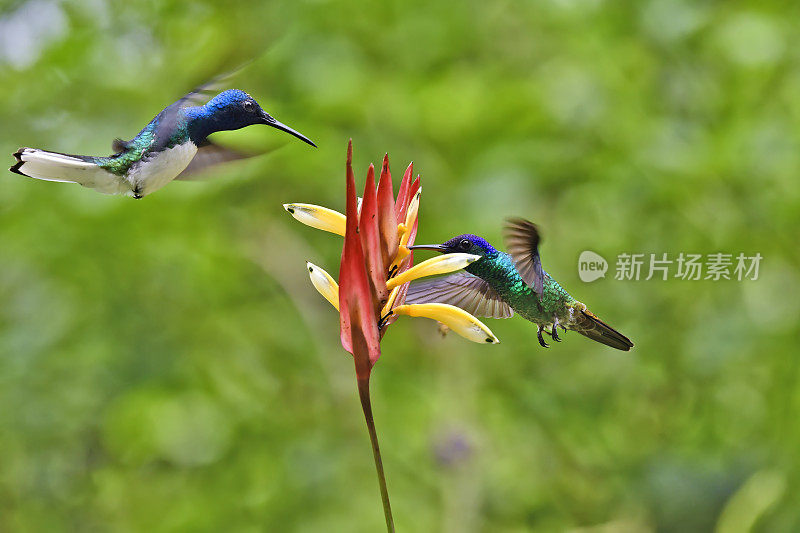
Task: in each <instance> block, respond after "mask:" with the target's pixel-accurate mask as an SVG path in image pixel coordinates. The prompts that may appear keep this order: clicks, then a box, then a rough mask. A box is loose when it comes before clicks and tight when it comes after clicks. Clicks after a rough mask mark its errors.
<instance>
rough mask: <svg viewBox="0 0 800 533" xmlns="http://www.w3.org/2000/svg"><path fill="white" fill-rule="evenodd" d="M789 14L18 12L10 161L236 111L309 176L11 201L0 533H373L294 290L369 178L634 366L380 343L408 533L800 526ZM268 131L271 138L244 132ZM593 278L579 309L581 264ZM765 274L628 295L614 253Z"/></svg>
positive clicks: (172, 7)
mask: <svg viewBox="0 0 800 533" xmlns="http://www.w3.org/2000/svg"><path fill="white" fill-rule="evenodd" d="M798 11H799V9H798V7H797V6H796V5H792V4H786V3H784V2H759V3H756V2H749V3H748V2H692V1H689V0H685V1H684V0H647V1H644V2H636V3H619V2H610V1H602V0H543V1H541V2H512V1H500V2H483V1H465V2H459V3H454V2H446V1H431V0H426V1H403V2H348V3H336V2H325V1H285V2H262V3H242V4H238V5H236V4H231V3H229V2H223V1H220V2H199V1H198V2H187V3H181V2H173V1H155V0H152V1H143V2H140V1H131V2H110V1H107V0H91V1H85V2H70V1H59V0H31V1H26V2H11V3H8V2H5V3H4V4H2V8H0V102H1V103H0V153H3V154H6V155H5V163H6V166H10V165H11V163H12V162H13V158H12V157H11V153H12V152H14V151H15V150H16V149H17V148H18V147H19V146H34V147H41V148H46V149H50V150H55V151H60V152H67V153H86V154H97V155H104V154H108V153H110V141H111V139H113V138H114V137H117V136H119V137H123V138H126V139H127V138H131V137H132V136H133V135H135V134H136V132H138V131H139V129H140V128H141V127H142V126H144V124H146V123H147V122H148V121H149V120H150V119H151V118H152V117H153V116H154V115H155V114H156V113H157V112H158V111H159V110H160V109H161V108H163V107H164V106H166V105H167V104H169V103H171V102H172V101H174V100H175V99H177V98H178V97H179V96H181V95H182V94H183V93H185V92H186V91H187V90H189V89H190V88H192V87H194V86H196V85H197V84H199V83H201V82H203V81H205V80H207V79H208V78H210V77H212V76H213V75H215V74H217V73H219V72H224V71H226V70H228V69H230V68H232V67H235V66H236V65H238V64H240V63H242V62H243V61H246V60H248V59H253V58H254V61H253V62H252V63H251V64H250V65H249V66H248V67H247V68H246V69H245V70H244V71H242V72H241V73H240V74H239V75H238V77H237V78H236V80H235V82H234V84H233V85H235V86H236V87H238V88H241V89H244V90H247V91H248V92H250V93H251V94H252V95H253V96H254V97H255V98H256V99H257V100H259V102H260V103H261V104H262V105H263V106H264V108H265V109H267V110H268V111H269V112H270V113H271V114H273V115H274V116H275V117H277V118H278V119H279V120H281V121H283V122H285V123H287V124H289V125H290V126H292V127H294V128H296V129H298V130H299V131H301V132H303V133H304V134H306V135H308V136H309V137H311V138H312V139H313V140H314V141H316V142H317V144H318V145H319V149H318V150H313V149H311V148H309V147H308V146H306V145H304V144H302V143H300V142H299V141H296V140H294V139H291V138H290V137H288V136H286V135H284V134H281V133H279V132H277V131H275V130H272V129H269V128H258V127H253V128H250V129H248V130H245V131H244V132H242V133H241V134H240V135H238V136H234V137H235V139H230V138H229V140H232V141H233V140H235V141H236V142H242V143H248V144H249V145H250V146H258V147H262V146H264V147H268V148H270V149H272V148H275V150H273V151H272V152H271V153H269V154H268V155H265V156H263V157H258V158H255V159H251V160H248V161H245V162H240V163H235V164H230V165H227V166H224V167H218V168H216V169H215V170H214V171H212V174H213V175H214V176H215V179H213V180H207V181H203V182H191V183H183V182H178V183H173V184H170V185H168V186H167V187H166V188H164V189H163V190H160V191H158V192H157V193H155V194H154V195H152V196H149V197H147V198H145V199H143V200H139V201H134V200H132V199H130V198H124V197H113V196H104V195H101V194H98V193H96V192H94V191H91V190H88V189H83V188H81V187H79V186H77V185H68V184H58V183H48V182H42V181H36V180H30V179H26V178H23V177H21V176H17V175H14V174H11V173H7V172H6V173H5V174H3V176H2V179H0V530H2V531H298V532H311V531H343V532H349V531H356V532H361V531H364V532H371V531H380V530H382V529H383V528H384V526H383V516H382V511H381V506H380V500H379V495H378V488H377V482H376V479H375V472H374V466H373V463H372V458H371V454H370V448H369V442H368V439H367V434H366V431H365V427H364V422H363V418H362V415H361V411H360V407H359V404H358V398H357V394H356V388H355V379H354V372H353V364H352V361H351V359H350V358H349V356H348V355H347V354H346V353H345V352H344V351H343V350H342V349H341V347H340V346H339V343H338V331H337V317H336V314H335V313H334V312H333V310H332V309H331V308H330V306H329V305H328V304H327V303H326V302H325V301H324V300H322V298H321V297H319V295H317V294H316V292H315V291H314V290H313V288H312V287H311V285H310V284H309V282H308V278H307V275H306V272H305V269H304V261H305V260H312V261H314V262H315V263H316V264H319V265H320V266H323V267H324V268H327V269H328V270H330V271H331V272H332V273H335V272H336V271H337V268H338V260H339V253H340V246H341V241H340V239H338V238H337V237H335V236H331V235H329V234H324V233H322V232H318V231H315V230H312V229H310V228H308V227H305V226H302V225H300V224H298V223H297V222H295V221H293V220H292V219H291V218H290V217H289V216H288V215H287V214H286V213H285V212H284V211H283V210H282V209H281V204H282V203H284V202H310V203H318V204H322V205H326V206H329V207H333V208H336V209H340V210H343V207H344V206H343V203H344V176H343V169H344V157H345V147H346V142H347V139H348V138H350V137H352V138H353V141H354V144H355V165H356V168H357V175H358V179H359V183H360V184H363V179H364V176H365V172H366V168H367V166H368V164H369V163H370V162H375V163H376V164H378V163H379V162H380V160H381V158H382V156H383V154H384V152H386V151H388V152H389V154H390V160H391V166H392V170H393V172H394V175H395V179H396V181H395V183H398V178H399V177H400V176H401V175H402V171H403V169H404V168H405V166H406V165H407V164H408V162H409V161H411V160H413V161H414V164H415V169H416V170H417V171H419V172H420V173H421V174H422V180H423V188H424V192H423V196H422V207H421V219H420V220H421V226H420V234H419V238H418V241H419V242H430V241H436V242H439V241H442V240H444V239H446V238H448V237H451V236H453V235H455V234H458V233H463V232H474V233H480V234H482V235H484V236H485V237H486V238H487V239H489V240H490V241H491V242H494V243H495V244H497V245H500V244H501V243H502V240H501V226H502V222H503V219H504V218H505V217H506V216H509V215H521V216H525V217H527V218H530V219H532V220H534V221H536V222H537V223H538V224H539V225H540V227H541V228H542V231H543V233H544V238H545V241H544V244H543V247H542V255H543V259H544V265H545V268H546V269H547V270H548V271H549V272H550V273H551V274H552V275H553V276H554V277H555V278H556V279H558V280H560V281H561V282H562V284H563V285H564V286H565V287H566V288H567V289H568V290H569V291H570V292H571V293H572V294H573V295H574V296H575V297H577V298H578V299H579V300H582V301H584V302H586V303H588V304H589V306H590V308H591V309H593V310H594V311H595V312H596V313H597V314H598V315H599V316H601V317H602V318H604V319H605V320H607V321H608V322H609V323H611V324H612V325H614V326H615V327H618V328H619V329H620V330H621V331H622V332H624V333H625V334H627V335H628V336H630V337H631V339H633V341H634V342H635V343H636V348H635V349H634V350H633V351H632V352H630V353H622V352H618V351H615V350H612V349H609V348H606V347H604V346H601V345H599V344H595V343H592V342H590V341H588V340H587V339H584V338H583V337H581V336H579V335H577V334H574V333H568V334H566V335H564V337H565V340H564V342H562V343H561V344H557V345H554V346H552V347H551V348H550V349H549V350H544V349H541V348H540V347H539V346H538V343H537V342H536V335H535V327H534V326H533V325H531V324H530V323H527V322H525V321H524V320H522V319H519V318H515V319H511V320H506V321H490V322H489V325H490V327H491V328H492V329H493V331H494V332H495V333H496V334H497V336H498V337H499V338H500V339H501V341H502V343H501V344H500V345H498V346H480V345H476V344H471V343H469V342H466V341H464V340H463V339H461V338H459V337H457V336H454V335H449V336H447V337H446V338H442V337H440V336H439V334H438V333H437V331H436V326H435V323H433V322H431V321H428V320H421V319H420V320H410V319H402V320H400V321H398V322H397V324H395V325H394V326H393V327H392V328H391V330H390V331H389V333H388V334H387V336H386V337H385V339H384V342H383V356H382V358H381V360H380V361H379V362H378V364H377V366H376V368H375V370H374V372H373V379H372V390H373V404H374V408H375V420H376V423H377V427H378V432H379V436H380V439H381V445H382V448H383V457H384V463H385V467H386V472H387V476H388V482H389V490H390V495H391V497H392V503H393V507H394V512H395V521H396V523H397V526H398V530H399V531H446V532H472V531H476V532H477V531H480V532H483V531H513V532H520V531H575V532H577V531H581V532H614V531H620V532H639V531H642V532H645V531H667V532H672V531H674V532H679V531H680V532H683V531H690V532H691V531H715V530H716V531H720V532H724V533H728V532H738V531H749V530H751V529H752V530H754V531H770V532H771V531H779V532H782V531H797V530H800V505H798V501H797V493H798V489H800V424H798V419H799V418H800V359H799V358H798V355H800V354H799V353H798V352H799V350H798V344H800V343H798V336H800V325H799V322H800V298H798V294H799V293H800V274H799V273H798V265H799V264H800V253H799V252H798V249H797V245H796V240H797V237H798V229H799V228H800V180H798V176H797V169H798V167H799V166H800V150H798V145H799V144H800V126H799V125H798V117H800V69H798V66H799V65H800V52H798V48H797V46H796V45H795V44H793V38H795V37H796V36H797V34H798V31H800V23H798V20H800V19H798V15H799V14H800V13H798ZM267 130H268V131H267ZM587 249H588V250H593V251H595V252H597V253H599V254H601V255H603V256H604V257H606V258H607V259H608V260H609V262H610V263H611V265H610V270H609V274H608V275H607V277H606V278H605V279H602V280H599V281H596V282H594V283H583V282H581V281H580V280H579V278H578V272H577V258H578V255H579V254H580V252H581V251H583V250H587ZM623 252H627V253H632V252H633V253H648V254H649V253H657V254H661V253H664V252H666V253H669V254H671V255H673V256H674V255H677V254H678V253H680V252H686V253H689V252H694V253H703V254H706V253H712V252H726V253H733V254H737V253H739V252H745V253H747V254H754V253H756V252H759V253H761V254H762V256H763V257H764V259H763V261H762V264H761V272H760V276H759V279H758V280H757V281H742V282H738V281H718V282H712V281H694V282H693V281H683V280H674V279H673V280H669V281H661V280H651V281H638V282H635V281H617V280H614V279H613V271H614V264H613V263H614V261H615V257H616V256H617V254H619V253H623Z"/></svg>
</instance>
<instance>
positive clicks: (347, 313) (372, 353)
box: [339, 142, 381, 376]
mask: <svg viewBox="0 0 800 533" xmlns="http://www.w3.org/2000/svg"><path fill="white" fill-rule="evenodd" d="M348 155H349V156H351V157H352V142H351V143H350V144H349V150H348ZM374 179H375V178H374V170H373V183H374ZM346 184H347V185H346V195H347V209H346V211H345V217H346V229H345V236H344V247H343V248H342V261H341V265H340V267H339V325H340V336H341V341H342V347H344V349H345V350H347V351H348V352H350V353H352V354H353V357H354V358H355V359H356V371H357V372H358V373H359V374H360V375H364V374H365V372H366V375H367V376H368V375H369V369H371V368H372V365H374V364H375V361H377V360H378V358H379V357H380V354H381V347H380V337H379V334H378V324H377V321H376V320H375V312H374V307H375V306H374V304H373V298H372V293H371V291H370V281H369V279H368V277H367V268H366V264H365V258H364V250H363V248H362V246H361V236H360V235H359V231H358V201H357V198H356V184H355V176H354V175H353V169H352V165H351V164H350V161H348V165H347V172H346ZM373 202H376V200H373ZM362 338H363V343H362V342H361V340H362ZM365 347H366V350H365V349H364V348H365ZM365 369H366V370H365Z"/></svg>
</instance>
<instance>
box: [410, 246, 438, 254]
mask: <svg viewBox="0 0 800 533" xmlns="http://www.w3.org/2000/svg"><path fill="white" fill-rule="evenodd" d="M408 249H409V250H436V251H437V252H442V253H444V252H446V251H447V248H445V247H444V246H443V245H441V244H414V245H412V246H409V247H408Z"/></svg>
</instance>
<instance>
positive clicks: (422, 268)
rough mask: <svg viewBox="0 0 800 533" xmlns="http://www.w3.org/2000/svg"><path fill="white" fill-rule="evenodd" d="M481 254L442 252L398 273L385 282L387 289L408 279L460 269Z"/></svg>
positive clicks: (478, 257) (406, 281)
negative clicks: (442, 253)
mask: <svg viewBox="0 0 800 533" xmlns="http://www.w3.org/2000/svg"><path fill="white" fill-rule="evenodd" d="M480 258H481V256H479V255H473V254H461V253H456V254H444V255H440V256H437V257H433V258H431V259H428V260H427V261H423V262H422V263H420V264H418V265H414V266H413V267H411V268H409V269H408V270H406V271H405V272H403V273H402V274H399V275H397V276H395V277H393V278H392V279H390V280H389V281H387V282H386V288H387V289H389V290H392V289H394V288H395V287H397V286H398V285H402V284H403V283H408V282H409V281H412V280H415V279H417V278H422V277H425V276H433V275H436V274H446V273H448V272H453V271H455V270H461V269H462V268H464V267H465V266H467V265H469V264H470V263H472V262H473V261H477V260H478V259H480Z"/></svg>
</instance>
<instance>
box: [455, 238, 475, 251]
mask: <svg viewBox="0 0 800 533" xmlns="http://www.w3.org/2000/svg"><path fill="white" fill-rule="evenodd" d="M470 246H472V243H471V242H469V239H462V240H461V242H460V243H458V247H459V248H461V249H462V250H469V248H470Z"/></svg>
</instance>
